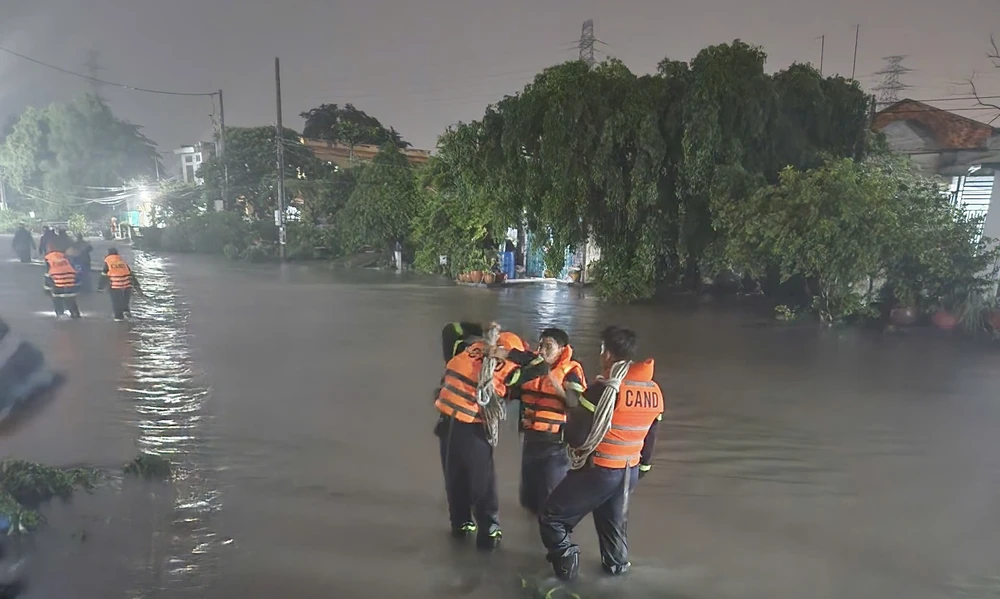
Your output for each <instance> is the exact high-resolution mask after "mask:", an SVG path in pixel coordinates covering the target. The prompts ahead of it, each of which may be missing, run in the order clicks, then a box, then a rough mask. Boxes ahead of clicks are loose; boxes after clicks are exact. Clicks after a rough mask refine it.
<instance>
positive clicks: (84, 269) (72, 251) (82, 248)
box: [66, 233, 94, 293]
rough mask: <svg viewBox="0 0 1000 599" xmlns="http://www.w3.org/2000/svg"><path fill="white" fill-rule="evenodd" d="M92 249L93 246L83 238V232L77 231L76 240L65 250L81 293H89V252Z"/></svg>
mask: <svg viewBox="0 0 1000 599" xmlns="http://www.w3.org/2000/svg"><path fill="white" fill-rule="evenodd" d="M93 251H94V247H93V246H92V245H90V244H89V243H87V240H86V239H84V238H83V233H77V234H76V241H74V242H73V245H71V246H70V247H69V250H68V251H67V252H66V257H67V258H69V261H70V263H71V264H72V265H73V268H75V269H76V273H77V278H78V281H77V282H78V283H79V285H78V287H79V291H80V292H81V293H90V290H91V283H90V277H91V273H90V266H91V259H90V253H91V252H93Z"/></svg>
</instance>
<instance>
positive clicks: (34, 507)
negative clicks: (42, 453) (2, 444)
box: [0, 460, 101, 532]
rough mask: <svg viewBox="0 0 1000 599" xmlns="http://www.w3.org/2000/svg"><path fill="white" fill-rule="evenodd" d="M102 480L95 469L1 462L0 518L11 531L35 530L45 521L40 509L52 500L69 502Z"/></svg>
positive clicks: (22, 461)
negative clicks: (74, 493) (79, 491)
mask: <svg viewBox="0 0 1000 599" xmlns="http://www.w3.org/2000/svg"><path fill="white" fill-rule="evenodd" d="M100 478H101V473H100V472H99V471H98V470H96V469H93V468H49V467H48V466H42V465H40V464H35V463H33V462H27V461H24V460H3V461H0V515H2V516H5V517H6V518H7V520H8V522H7V524H8V530H9V531H11V532H24V531H28V530H32V529H33V528H35V527H37V526H38V525H39V524H41V523H42V522H43V521H44V518H43V517H42V515H41V514H40V513H39V512H38V508H39V507H41V506H42V504H44V503H46V502H48V501H51V500H52V499H56V498H58V499H62V500H64V501H66V500H69V499H70V497H72V495H73V492H74V491H76V490H78V489H83V490H85V491H91V490H93V489H94V487H95V486H96V485H97V482H98V481H99V480H100Z"/></svg>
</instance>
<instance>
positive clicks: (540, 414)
mask: <svg viewBox="0 0 1000 599" xmlns="http://www.w3.org/2000/svg"><path fill="white" fill-rule="evenodd" d="M550 372H551V373H552V374H554V375H555V378H556V379H557V380H558V381H559V386H560V387H562V384H563V380H564V379H565V378H566V376H567V375H568V374H569V373H571V372H575V373H576V375H577V377H578V378H579V379H580V382H581V383H583V384H584V385H585V384H586V383H584V381H585V380H586V379H585V378H584V375H583V366H580V363H579V362H577V361H575V360H574V359H573V348H571V347H569V346H568V345H567V346H566V348H565V349H563V352H562V355H560V356H559V360H558V361H557V362H556V363H555V364H553V365H552V368H551V370H550ZM521 402H523V403H524V417H523V418H522V420H521V425H522V428H524V430H526V431H538V432H542V433H560V432H562V427H563V425H564V424H566V402H565V401H564V400H563V399H562V397H561V396H560V395H559V394H558V390H557V389H556V388H555V385H553V383H552V381H551V380H550V377H547V376H542V377H538V378H537V379H534V380H531V381H528V382H527V383H525V384H524V385H523V386H522V387H521Z"/></svg>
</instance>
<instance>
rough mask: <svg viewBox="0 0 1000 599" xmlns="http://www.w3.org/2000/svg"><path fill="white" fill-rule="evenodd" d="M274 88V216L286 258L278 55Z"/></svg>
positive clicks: (281, 253)
mask: <svg viewBox="0 0 1000 599" xmlns="http://www.w3.org/2000/svg"><path fill="white" fill-rule="evenodd" d="M274 88H275V96H276V98H277V104H278V122H277V124H276V125H275V132H274V139H275V142H276V143H277V145H278V212H277V214H275V216H274V220H275V224H276V225H278V251H279V252H280V256H281V260H282V261H284V259H285V144H284V141H285V140H284V136H283V134H284V132H285V130H284V128H283V127H282V126H281V65H280V63H279V62H278V57H277V56H275V57H274Z"/></svg>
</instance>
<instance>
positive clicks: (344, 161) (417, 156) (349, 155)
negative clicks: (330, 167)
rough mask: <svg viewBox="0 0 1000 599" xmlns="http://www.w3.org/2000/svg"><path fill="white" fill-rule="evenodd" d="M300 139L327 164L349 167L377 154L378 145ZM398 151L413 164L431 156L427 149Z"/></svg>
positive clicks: (422, 162) (426, 159)
mask: <svg viewBox="0 0 1000 599" xmlns="http://www.w3.org/2000/svg"><path fill="white" fill-rule="evenodd" d="M300 141H301V142H302V144H303V145H305V146H306V147H307V148H309V149H310V150H312V153H313V155H314V156H316V158H318V159H320V160H322V161H323V162H326V163H329V164H335V165H337V166H339V167H340V168H350V167H351V166H353V165H355V164H357V163H358V162H371V160H372V159H373V158H375V154H378V146H374V145H369V144H358V145H356V146H354V147H353V148H351V146H349V145H347V144H341V143H336V142H332V141H325V140H322V139H307V138H305V137H303V138H300ZM400 152H401V153H402V154H403V155H404V156H406V159H407V161H409V163H410V164H411V165H413V166H419V165H421V164H424V163H426V162H427V161H428V160H430V158H431V153H430V151H429V150H415V149H413V148H404V149H401V150H400Z"/></svg>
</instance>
